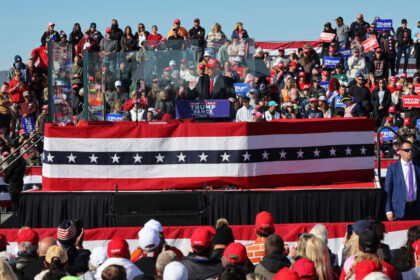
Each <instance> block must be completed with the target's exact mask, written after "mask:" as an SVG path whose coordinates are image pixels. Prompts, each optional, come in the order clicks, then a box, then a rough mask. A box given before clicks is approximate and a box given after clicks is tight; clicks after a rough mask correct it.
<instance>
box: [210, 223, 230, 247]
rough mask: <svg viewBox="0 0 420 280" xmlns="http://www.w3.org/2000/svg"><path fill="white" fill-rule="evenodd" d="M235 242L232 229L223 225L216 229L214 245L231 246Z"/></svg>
mask: <svg viewBox="0 0 420 280" xmlns="http://www.w3.org/2000/svg"><path fill="white" fill-rule="evenodd" d="M234 241H235V238H234V237H233V233H232V229H231V228H230V227H229V226H228V225H222V226H221V227H220V228H218V229H216V234H215V235H214V239H213V244H224V245H229V244H230V243H232V242H234Z"/></svg>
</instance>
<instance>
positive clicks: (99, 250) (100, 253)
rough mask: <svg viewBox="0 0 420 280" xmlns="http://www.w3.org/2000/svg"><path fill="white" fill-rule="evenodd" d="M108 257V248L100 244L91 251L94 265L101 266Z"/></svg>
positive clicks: (91, 259)
mask: <svg viewBox="0 0 420 280" xmlns="http://www.w3.org/2000/svg"><path fill="white" fill-rule="evenodd" d="M106 259H107V248H106V247H104V246H99V247H95V248H93V250H92V251H91V253H90V257H89V260H90V263H91V264H92V265H93V266H94V267H99V266H100V265H101V264H103V263H104V262H105V261H106Z"/></svg>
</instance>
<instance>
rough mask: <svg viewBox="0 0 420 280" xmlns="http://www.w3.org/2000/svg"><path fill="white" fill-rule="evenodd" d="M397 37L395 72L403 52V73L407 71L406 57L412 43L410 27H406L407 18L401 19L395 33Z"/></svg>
mask: <svg viewBox="0 0 420 280" xmlns="http://www.w3.org/2000/svg"><path fill="white" fill-rule="evenodd" d="M395 36H396V38H397V63H396V64H397V68H396V73H397V75H398V71H399V70H400V62H401V58H402V55H403V54H404V70H403V72H404V73H407V67H408V57H409V54H410V46H411V45H412V44H413V39H412V38H411V29H409V28H407V20H406V19H403V20H402V21H401V26H400V27H398V29H397V33H396V34H395Z"/></svg>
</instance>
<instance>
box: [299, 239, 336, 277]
mask: <svg viewBox="0 0 420 280" xmlns="http://www.w3.org/2000/svg"><path fill="white" fill-rule="evenodd" d="M305 255H306V257H307V258H308V259H310V260H311V261H313V262H314V264H315V268H316V272H317V274H318V279H319V280H333V279H334V275H333V270H332V268H331V263H330V254H329V252H328V247H327V245H325V243H324V241H322V240H321V239H319V238H318V237H312V238H310V239H309V240H308V241H307V242H306V248H305Z"/></svg>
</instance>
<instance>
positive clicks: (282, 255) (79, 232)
mask: <svg viewBox="0 0 420 280" xmlns="http://www.w3.org/2000/svg"><path fill="white" fill-rule="evenodd" d="M255 220H256V222H255V232H256V235H257V239H256V240H255V241H254V242H251V243H249V244H247V245H245V246H244V245H243V244H242V243H240V242H238V241H235V237H234V235H233V233H232V229H231V228H230V226H229V223H228V221H227V220H226V219H219V220H218V221H217V224H216V225H215V227H211V226H202V227H197V228H196V229H195V230H194V231H193V233H192V235H191V236H190V237H189V238H190V240H191V248H190V249H189V251H188V254H187V255H185V256H184V254H183V253H182V252H181V251H180V250H179V249H177V248H176V247H173V246H169V245H168V244H167V242H166V241H165V237H164V235H163V229H162V225H161V224H160V222H158V221H156V220H153V219H152V220H150V221H148V222H147V223H146V224H145V225H144V227H143V228H142V229H141V230H140V231H139V232H138V247H137V248H136V249H135V250H134V251H132V252H130V250H129V246H128V243H127V241H126V240H124V239H122V238H120V237H114V238H112V239H111V240H108V241H104V243H103V244H102V245H98V247H95V248H93V249H92V250H91V251H90V250H87V249H84V248H83V239H84V230H83V226H82V225H81V222H80V221H71V220H65V221H63V222H62V223H61V224H60V225H59V227H58V229H57V234H56V238H55V235H54V236H49V237H45V238H44V239H42V240H39V235H38V233H37V232H36V230H34V229H32V228H28V227H23V228H21V229H20V230H19V232H18V236H17V247H16V248H10V246H9V247H7V244H8V243H7V240H6V237H5V236H4V235H1V234H0V275H1V276H2V277H1V279H4V280H8V279H13V280H14V279H22V280H26V279H28V280H29V279H31V280H32V279H35V280H55V279H57V280H59V279H97V280H99V279H103V280H111V279H113V280H120V279H121V280H125V279H128V280H133V279H163V280H206V279H220V280H223V279H225V280H227V279H232V280H236V279H237V280H245V279H247V280H248V279H249V280H251V279H252V280H254V279H258V280H272V279H274V280H283V279H284V280H286V279H294V280H299V279H311V280H316V279H319V280H334V279H337V280H338V279H340V280H344V279H346V280H347V279H356V280H357V279H383V280H386V279H391V280H396V279H402V280H411V279H418V274H419V272H420V262H419V257H420V227H419V226H413V227H411V228H410V229H409V230H408V234H407V240H406V243H405V245H404V246H402V247H401V248H399V249H396V250H390V248H389V246H388V245H387V244H385V243H384V242H383V239H384V234H385V233H386V232H385V226H384V224H383V223H382V222H380V221H378V220H377V219H375V218H373V217H369V218H367V219H365V220H359V221H357V222H356V223H354V224H352V225H351V227H348V228H350V230H347V231H346V234H345V236H344V238H343V243H342V245H341V247H340V249H339V251H338V252H337V254H334V253H332V252H331V250H330V249H329V248H328V231H327V229H326V227H325V226H324V225H322V224H317V225H315V226H314V227H313V228H312V229H311V230H310V231H309V232H308V233H301V234H299V237H298V241H297V243H294V244H293V246H291V247H290V248H289V246H288V245H287V244H286V243H285V242H284V241H283V239H282V237H281V234H282V233H281V232H276V229H275V226H274V221H273V217H272V215H271V214H270V213H268V212H265V211H263V212H260V213H259V214H258V215H257V216H256V219H255ZM349 226H350V225H349ZM6 248H8V251H7V250H6Z"/></svg>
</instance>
